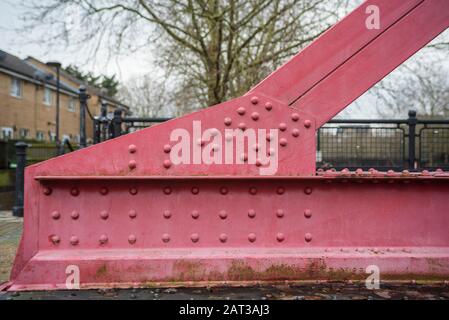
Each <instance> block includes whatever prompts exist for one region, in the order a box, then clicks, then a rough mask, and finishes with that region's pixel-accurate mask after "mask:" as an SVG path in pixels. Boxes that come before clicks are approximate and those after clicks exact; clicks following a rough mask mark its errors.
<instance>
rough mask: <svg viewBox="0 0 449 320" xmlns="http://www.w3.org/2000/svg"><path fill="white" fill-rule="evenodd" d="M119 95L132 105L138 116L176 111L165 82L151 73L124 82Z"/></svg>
mask: <svg viewBox="0 0 449 320" xmlns="http://www.w3.org/2000/svg"><path fill="white" fill-rule="evenodd" d="M118 97H119V99H120V100H122V101H123V102H125V103H126V104H128V105H129V106H131V111H132V112H133V114H134V115H137V116H142V117H161V116H173V115H174V114H175V113H176V110H174V108H173V107H174V104H173V103H171V102H170V100H171V99H170V91H169V90H167V88H166V85H165V83H164V82H163V81H160V80H156V79H153V78H151V77H150V75H144V76H138V77H134V78H132V79H130V80H129V81H127V82H126V83H124V84H123V85H122V86H121V87H120V88H119V93H118Z"/></svg>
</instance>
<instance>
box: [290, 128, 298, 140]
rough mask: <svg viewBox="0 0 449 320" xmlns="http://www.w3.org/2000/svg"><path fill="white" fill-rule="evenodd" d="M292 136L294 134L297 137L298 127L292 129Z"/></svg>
mask: <svg viewBox="0 0 449 320" xmlns="http://www.w3.org/2000/svg"><path fill="white" fill-rule="evenodd" d="M292 136H294V137H295V138H297V137H299V130H298V129H296V128H295V129H293V130H292Z"/></svg>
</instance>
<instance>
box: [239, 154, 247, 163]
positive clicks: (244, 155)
mask: <svg viewBox="0 0 449 320" xmlns="http://www.w3.org/2000/svg"><path fill="white" fill-rule="evenodd" d="M240 160H242V161H243V162H246V161H248V155H247V154H246V153H242V154H241V155H240Z"/></svg>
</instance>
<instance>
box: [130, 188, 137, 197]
mask: <svg viewBox="0 0 449 320" xmlns="http://www.w3.org/2000/svg"><path fill="white" fill-rule="evenodd" d="M137 192H138V191H137V188H134V187H132V188H129V193H131V194H132V195H133V196H135V195H136V194H137Z"/></svg>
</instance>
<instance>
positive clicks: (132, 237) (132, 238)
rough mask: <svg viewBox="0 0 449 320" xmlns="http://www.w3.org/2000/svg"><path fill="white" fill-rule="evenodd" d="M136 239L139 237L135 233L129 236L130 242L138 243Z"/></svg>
mask: <svg viewBox="0 0 449 320" xmlns="http://www.w3.org/2000/svg"><path fill="white" fill-rule="evenodd" d="M136 241H137V238H136V236H135V235H133V234H131V235H130V236H129V237H128V242H129V243H130V244H134V243H136Z"/></svg>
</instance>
